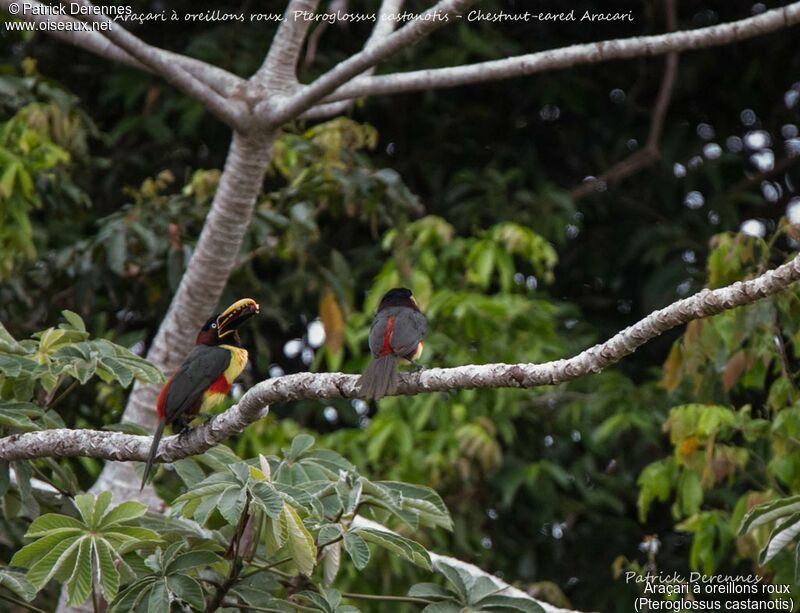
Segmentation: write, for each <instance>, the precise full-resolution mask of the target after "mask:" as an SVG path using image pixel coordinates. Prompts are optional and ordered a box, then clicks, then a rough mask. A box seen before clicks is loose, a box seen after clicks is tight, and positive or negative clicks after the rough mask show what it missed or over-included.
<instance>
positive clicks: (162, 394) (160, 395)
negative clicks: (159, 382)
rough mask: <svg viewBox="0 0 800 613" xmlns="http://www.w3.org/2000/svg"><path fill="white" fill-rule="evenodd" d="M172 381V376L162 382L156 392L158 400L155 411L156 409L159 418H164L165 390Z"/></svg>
mask: <svg viewBox="0 0 800 613" xmlns="http://www.w3.org/2000/svg"><path fill="white" fill-rule="evenodd" d="M170 383H172V377H170V378H169V380H168V381H167V382H166V383H165V384H164V387H162V388H161V391H160V392H159V393H158V400H157V401H156V411H158V416H159V417H160V418H162V419H163V418H164V403H165V402H166V401H167V390H169V384H170Z"/></svg>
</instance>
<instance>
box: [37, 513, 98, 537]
mask: <svg viewBox="0 0 800 613" xmlns="http://www.w3.org/2000/svg"><path fill="white" fill-rule="evenodd" d="M85 528H86V526H84V525H83V524H82V523H81V522H79V521H78V520H77V519H75V518H73V517H68V516H67V515H60V514H58V513H47V514H45V515H41V516H39V517H37V518H36V519H34V520H33V522H32V523H31V525H30V527H29V528H28V531H27V532H26V533H25V537H26V538H31V537H34V536H45V535H46V534H47V533H48V532H51V531H53V530H65V529H66V530H70V529H71V530H79V531H80V530H84V529H85ZM61 534H69V533H61Z"/></svg>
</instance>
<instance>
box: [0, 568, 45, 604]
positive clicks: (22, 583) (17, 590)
mask: <svg viewBox="0 0 800 613" xmlns="http://www.w3.org/2000/svg"><path fill="white" fill-rule="evenodd" d="M0 586H2V587H4V588H6V589H8V590H10V591H11V592H12V593H14V594H16V595H17V596H19V597H20V598H23V599H24V600H26V601H28V602H30V601H31V600H33V599H34V598H35V597H36V592H37V590H36V588H35V587H33V586H32V585H31V584H30V583H29V582H28V580H27V579H25V576H24V575H23V574H22V573H19V572H17V571H14V570H9V569H7V568H0Z"/></svg>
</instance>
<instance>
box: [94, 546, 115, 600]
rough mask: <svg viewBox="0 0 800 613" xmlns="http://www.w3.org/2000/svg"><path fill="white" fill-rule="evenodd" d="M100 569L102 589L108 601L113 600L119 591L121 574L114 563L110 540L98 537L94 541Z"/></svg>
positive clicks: (98, 568)
mask: <svg viewBox="0 0 800 613" xmlns="http://www.w3.org/2000/svg"><path fill="white" fill-rule="evenodd" d="M94 548H95V554H96V556H97V570H98V571H99V573H98V574H99V579H100V590H101V591H102V592H103V598H105V600H106V602H112V601H113V600H114V598H115V597H116V595H117V592H118V591H119V581H120V574H119V571H118V570H117V567H116V566H115V564H114V557H115V556H114V551H113V549H112V547H111V545H109V543H108V541H106V540H105V539H103V538H96V539H95V541H94Z"/></svg>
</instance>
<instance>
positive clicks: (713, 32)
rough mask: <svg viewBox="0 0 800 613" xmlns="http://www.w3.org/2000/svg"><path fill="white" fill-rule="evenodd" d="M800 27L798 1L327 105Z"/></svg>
mask: <svg viewBox="0 0 800 613" xmlns="http://www.w3.org/2000/svg"><path fill="white" fill-rule="evenodd" d="M798 23H800V2H795V3H792V4H789V5H787V6H784V7H782V8H777V9H773V10H771V11H766V12H764V13H762V14H760V15H756V16H754V17H748V18H747V19H741V20H739V21H733V22H731V23H724V24H720V25H716V26H710V27H707V28H698V29H696V30H684V31H680V32H672V33H669V34H659V35H655V36H637V37H634V38H623V39H617V40H606V41H601V42H596V43H587V44H581V45H571V46H569V47H562V48H560V49H549V50H547V51H539V52H537V53H529V54H526V55H520V56H516V57H510V58H505V59H502V60H493V61H488V62H479V63H476V64H467V65H464V66H453V67H449V68H432V69H428V70H415V71H411V72H401V73H394V74H387V75H379V76H374V77H358V78H356V79H352V80H350V81H349V82H348V83H347V84H346V85H343V86H341V87H339V88H338V89H337V90H336V91H335V92H333V93H332V94H330V95H328V96H327V97H325V99H324V100H322V102H336V101H337V100H345V99H348V98H361V97H364V96H376V95H380V94H397V93H401V92H410V91H420V90H429V89H439V88H445V87H457V86H459V85H469V84H473V83H485V82H487V81H498V80H501V79H510V78H513V77H521V76H526V75H532V74H536V73H539V72H544V71H547V70H561V69H564V68H570V67H572V66H579V65H584V64H599V63H600V62H607V61H610V60H629V59H633V58H638V57H648V56H656V55H664V54H667V53H672V52H680V51H689V50H692V49H705V48H708V47H719V46H721V45H727V44H731V43H735V42H740V41H743V40H747V39H749V38H754V37H756V36H762V35H764V34H769V33H771V32H775V31H777V30H781V29H783V28H787V27H791V26H794V25H797V24H798Z"/></svg>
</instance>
